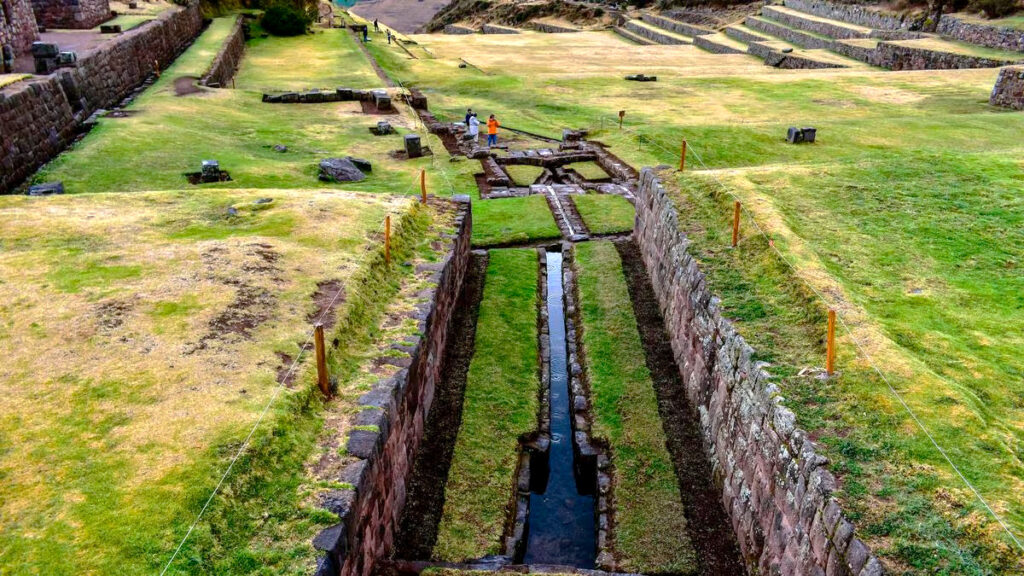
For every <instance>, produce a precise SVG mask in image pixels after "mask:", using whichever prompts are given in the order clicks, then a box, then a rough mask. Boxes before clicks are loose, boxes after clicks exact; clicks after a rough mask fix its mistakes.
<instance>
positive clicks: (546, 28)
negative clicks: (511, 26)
mask: <svg viewBox="0 0 1024 576" xmlns="http://www.w3.org/2000/svg"><path fill="white" fill-rule="evenodd" d="M526 27H527V28H529V29H530V30H535V31H537V32H544V33H545V34H571V33H573V32H581V30H579V29H577V28H566V27H565V26H556V25H554V24H548V23H546V22H538V21H536V20H531V21H529V22H527V23H526Z"/></svg>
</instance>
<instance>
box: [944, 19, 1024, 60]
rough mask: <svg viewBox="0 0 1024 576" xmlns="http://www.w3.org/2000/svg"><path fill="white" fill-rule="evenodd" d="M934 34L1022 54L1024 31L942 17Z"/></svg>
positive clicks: (1023, 50)
mask: <svg viewBox="0 0 1024 576" xmlns="http://www.w3.org/2000/svg"><path fill="white" fill-rule="evenodd" d="M936 32H938V33H939V34H942V35H944V36H949V37H950V38H956V39H957V40H962V41H964V42H970V43H972V44H979V45H981V46H988V47H989V48H998V49H1000V50H1015V51H1017V52H1024V30H1019V29H1014V28H998V27H995V26H987V25H985V24H975V23H973V22H965V21H963V20H960V19H959V18H956V17H955V16H943V17H942V18H941V19H940V20H939V26H938V28H937V29H936Z"/></svg>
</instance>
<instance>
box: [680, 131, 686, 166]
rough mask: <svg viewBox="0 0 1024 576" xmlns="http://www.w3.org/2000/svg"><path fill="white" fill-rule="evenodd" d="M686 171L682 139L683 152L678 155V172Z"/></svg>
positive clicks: (684, 146) (684, 147) (684, 145)
mask: <svg viewBox="0 0 1024 576" xmlns="http://www.w3.org/2000/svg"><path fill="white" fill-rule="evenodd" d="M685 169H686V138H683V151H682V152H680V153H679V171H680V172H682V171H683V170H685Z"/></svg>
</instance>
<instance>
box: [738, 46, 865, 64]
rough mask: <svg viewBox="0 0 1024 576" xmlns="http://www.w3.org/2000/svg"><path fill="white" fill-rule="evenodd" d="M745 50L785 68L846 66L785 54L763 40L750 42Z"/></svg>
mask: <svg viewBox="0 0 1024 576" xmlns="http://www.w3.org/2000/svg"><path fill="white" fill-rule="evenodd" d="M748 46H749V47H748V48H747V52H748V53H750V54H753V55H754V56H757V57H759V58H762V59H764V63H765V64H767V65H768V66H773V67H775V68H784V69H787V70H817V69H819V68H846V66H843V65H842V64H836V63H834V62H826V61H824V60H815V59H813V58H807V57H805V56H800V55H797V54H785V53H783V52H781V51H779V50H777V49H775V48H772V47H771V46H769V45H767V44H765V43H763V42H751V43H750V44H748Z"/></svg>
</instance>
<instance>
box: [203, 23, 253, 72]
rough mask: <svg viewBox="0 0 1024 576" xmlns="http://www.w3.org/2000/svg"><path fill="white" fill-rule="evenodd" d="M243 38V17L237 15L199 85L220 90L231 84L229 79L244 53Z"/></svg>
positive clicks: (236, 69) (240, 62)
mask: <svg viewBox="0 0 1024 576" xmlns="http://www.w3.org/2000/svg"><path fill="white" fill-rule="evenodd" d="M245 36H246V33H245V17H243V16H242V15H241V14H239V15H238V18H236V19H235V26H234V27H233V28H232V29H231V33H230V34H228V37H227V39H226V40H224V45H223V46H221V49H220V52H218V53H217V57H216V58H214V59H213V63H212V64H210V68H209V70H207V71H206V73H205V74H203V77H202V79H201V80H200V81H199V84H201V85H203V86H211V87H213V88H221V87H224V86H227V85H228V84H230V83H231V79H232V78H234V77H235V73H236V72H238V67H239V66H240V65H241V64H242V56H243V54H244V53H245Z"/></svg>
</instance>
